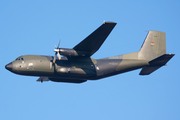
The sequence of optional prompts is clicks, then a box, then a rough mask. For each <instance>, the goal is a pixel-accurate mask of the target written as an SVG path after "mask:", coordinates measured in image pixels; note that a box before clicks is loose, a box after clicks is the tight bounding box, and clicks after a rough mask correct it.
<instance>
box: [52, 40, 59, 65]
mask: <svg viewBox="0 0 180 120" xmlns="http://www.w3.org/2000/svg"><path fill="white" fill-rule="evenodd" d="M59 45H60V41H59V44H58V46H57V47H56V45H55V49H54V52H56V53H55V55H54V60H53V63H55V61H56V56H57V55H58V58H59V60H60V59H61V55H60V48H59Z"/></svg>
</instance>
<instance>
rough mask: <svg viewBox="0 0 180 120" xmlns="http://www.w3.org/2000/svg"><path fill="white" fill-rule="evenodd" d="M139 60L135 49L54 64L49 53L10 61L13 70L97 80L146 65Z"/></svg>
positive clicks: (44, 75) (45, 75)
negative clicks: (102, 56)
mask: <svg viewBox="0 0 180 120" xmlns="http://www.w3.org/2000/svg"><path fill="white" fill-rule="evenodd" d="M148 62H149V61H147V60H139V59H138V52H135V53H131V54H125V55H119V56H114V57H109V58H103V59H92V58H90V57H82V58H79V57H78V58H76V57H73V58H72V57H71V58H70V59H68V57H62V59H61V60H58V59H57V60H56V63H53V57H52V56H40V55H25V56H20V57H18V58H17V59H16V60H15V61H13V62H12V63H11V64H12V69H11V70H10V71H11V72H13V73H16V74H19V75H27V76H43V77H48V78H58V79H78V80H97V79H101V78H104V77H109V76H112V75H116V74H120V73H124V72H128V71H131V70H135V69H139V68H142V67H145V66H148V65H149V63H148Z"/></svg>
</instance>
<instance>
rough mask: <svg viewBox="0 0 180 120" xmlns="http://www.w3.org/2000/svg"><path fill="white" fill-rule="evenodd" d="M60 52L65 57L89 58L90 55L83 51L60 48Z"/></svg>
mask: <svg viewBox="0 0 180 120" xmlns="http://www.w3.org/2000/svg"><path fill="white" fill-rule="evenodd" d="M59 52H60V54H61V55H64V56H70V57H71V56H72V57H75V56H88V55H89V53H88V52H82V51H76V50H74V49H67V48H59Z"/></svg>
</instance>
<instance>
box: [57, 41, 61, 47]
mask: <svg viewBox="0 0 180 120" xmlns="http://www.w3.org/2000/svg"><path fill="white" fill-rule="evenodd" d="M60 42H61V40H59V44H58V47H57V48H59V45H60Z"/></svg>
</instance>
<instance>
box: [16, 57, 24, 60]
mask: <svg viewBox="0 0 180 120" xmlns="http://www.w3.org/2000/svg"><path fill="white" fill-rule="evenodd" d="M16 60H24V58H23V57H18V58H16Z"/></svg>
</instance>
